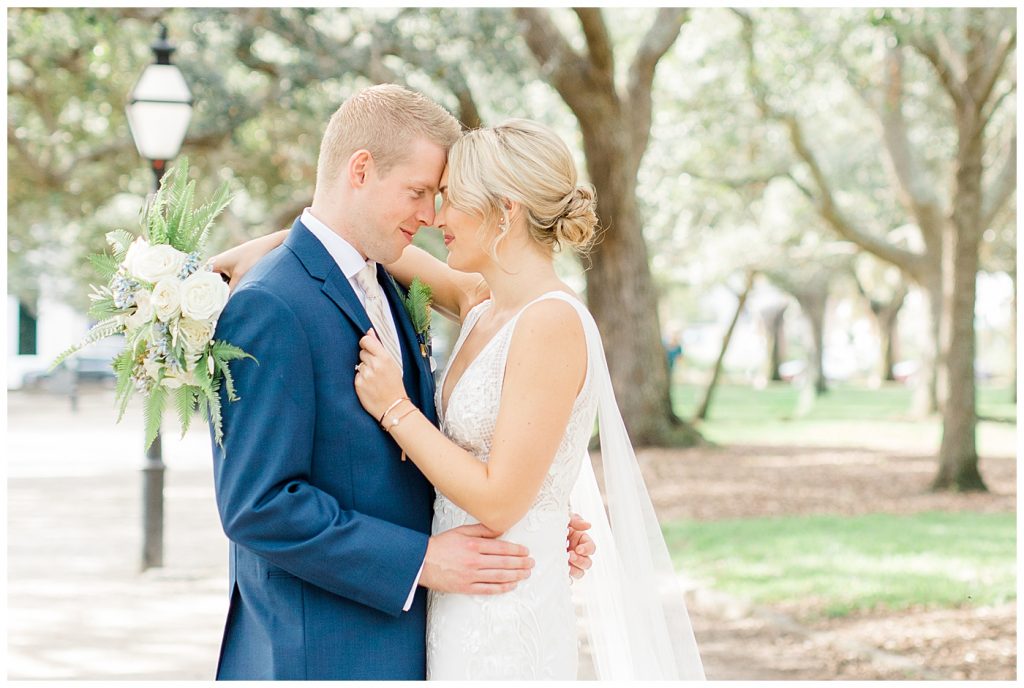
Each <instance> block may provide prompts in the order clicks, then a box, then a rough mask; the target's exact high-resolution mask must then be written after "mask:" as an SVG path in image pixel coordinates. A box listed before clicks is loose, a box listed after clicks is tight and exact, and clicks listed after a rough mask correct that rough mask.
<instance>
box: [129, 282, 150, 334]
mask: <svg viewBox="0 0 1024 688" xmlns="http://www.w3.org/2000/svg"><path fill="white" fill-rule="evenodd" d="M152 319H153V302H152V299H151V298H150V295H149V291H148V290H146V289H139V290H137V291H136V292H135V312H134V313H132V314H131V315H129V316H128V319H127V321H126V323H125V324H126V325H127V326H128V327H129V328H130V329H133V330H135V329H138V328H140V327H142V326H143V325H145V324H146V323H148V322H149V321H150V320H152Z"/></svg>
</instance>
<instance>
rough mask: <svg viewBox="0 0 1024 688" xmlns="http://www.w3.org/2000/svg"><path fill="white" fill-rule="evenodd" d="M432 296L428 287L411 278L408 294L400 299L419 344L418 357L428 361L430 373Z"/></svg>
mask: <svg viewBox="0 0 1024 688" xmlns="http://www.w3.org/2000/svg"><path fill="white" fill-rule="evenodd" d="M432 297H433V294H432V292H431V290H430V286H429V285H427V284H424V283H423V282H422V281H421V280H420V278H419V277H413V278H412V284H410V285H409V293H408V294H407V295H406V296H404V297H402V303H403V304H404V305H405V310H406V311H407V312H408V313H409V319H410V320H412V328H413V330H415V332H416V339H417V341H419V343H420V356H422V357H423V358H428V359H430V362H431V372H433V362H434V359H433V356H431V353H432V352H431V338H430V301H431V298H432Z"/></svg>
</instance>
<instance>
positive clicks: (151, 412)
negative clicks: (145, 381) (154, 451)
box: [145, 380, 167, 449]
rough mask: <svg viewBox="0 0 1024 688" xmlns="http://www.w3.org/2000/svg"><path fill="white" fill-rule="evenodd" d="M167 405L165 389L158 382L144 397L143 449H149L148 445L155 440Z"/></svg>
mask: <svg viewBox="0 0 1024 688" xmlns="http://www.w3.org/2000/svg"><path fill="white" fill-rule="evenodd" d="M166 403H167V389H166V388H165V387H163V386H162V385H161V384H160V382H159V380H158V381H157V384H156V386H155V387H153V391H152V392H150V393H149V396H148V397H146V405H145V416H146V441H145V448H146V449H149V445H151V444H153V440H155V439H156V436H157V433H159V432H160V423H161V421H162V420H163V416H164V406H165V405H166Z"/></svg>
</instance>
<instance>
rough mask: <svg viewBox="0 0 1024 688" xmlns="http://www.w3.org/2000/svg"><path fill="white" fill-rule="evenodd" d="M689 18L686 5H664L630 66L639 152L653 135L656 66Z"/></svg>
mask: <svg viewBox="0 0 1024 688" xmlns="http://www.w3.org/2000/svg"><path fill="white" fill-rule="evenodd" d="M689 19H690V10H688V9H686V8H682V7H668V8H666V7H663V8H661V9H659V10H658V14H657V15H656V16H655V17H654V22H653V23H652V24H651V26H650V28H648V29H647V33H646V35H644V38H643V40H642V41H641V42H640V47H639V48H637V51H636V55H634V56H633V62H632V64H631V65H630V66H629V81H628V83H627V86H626V90H627V93H628V94H629V118H630V123H629V124H630V134H631V137H632V141H633V150H635V151H637V152H638V154H639V155H642V154H643V152H644V151H645V150H647V144H648V142H649V141H650V137H651V118H652V112H653V103H652V99H651V87H652V85H653V84H654V71H655V68H656V67H657V66H658V62H659V61H660V60H661V58H662V57H664V55H665V53H667V52H668V50H669V48H671V47H672V46H673V44H675V42H676V39H678V38H679V32H680V30H681V29H682V28H683V24H685V23H686V22H687V21H689ZM634 163H635V165H636V166H637V167H639V164H640V160H639V159H637V160H635V161H634Z"/></svg>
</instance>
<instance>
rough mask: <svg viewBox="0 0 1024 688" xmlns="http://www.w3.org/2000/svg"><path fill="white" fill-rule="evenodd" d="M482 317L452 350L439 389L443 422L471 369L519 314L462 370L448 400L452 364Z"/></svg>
mask: <svg viewBox="0 0 1024 688" xmlns="http://www.w3.org/2000/svg"><path fill="white" fill-rule="evenodd" d="M484 303H486V304H492V303H493V302H492V301H491V300H490V299H488V300H487V301H483V302H481V305H483V304H484ZM490 308H491V306H490V305H488V306H487V310H490ZM482 315H483V312H481V313H480V314H479V315H477V316H476V318H475V319H474V320H473V324H472V325H470V327H469V330H467V331H466V333H465V335H462V336H460V337H459V340H458V341H457V342H456V343H455V348H454V349H453V350H452V355H451V357H450V358H449V359H448V365H447V366H445V369H444V375H442V376H441V385H440V387H439V389H440V390H441V399H440V406H439V407H438V414H439V416H440V418H441V419H442V420H444V419H445V418H446V417H447V416H448V404H449V403H450V402H451V400H452V397H453V396H455V390H456V389H458V387H459V385H460V384H462V380H463V379H464V378H465V377H466V374H467V373H469V371H470V369H471V368H472V367H473V364H474V363H476V362H477V361H478V360H480V358H481V357H482V356H483V355H484V352H485V351H486V350H487V349H488V348H489V347H490V346H491V344H493V343H494V342H495V341H497V339H498V335H500V334H501V331H502V330H504V329H505V328H506V327H508V324H509V323H510V322H512V321H513V320H515V318H516V315H519V314H518V313H516V314H515V315H513V316H512V317H511V318H509V319H508V320H506V321H505V322H503V323H502V324H501V327H499V328H498V329H497V330H495V332H494V334H492V335H491V338H490V339H488V340H487V343H486V344H484V345H483V346H482V347H480V351H478V352H476V356H474V357H473V360H472V361H470V362H469V363H467V364H466V367H465V368H464V369H463V370H462V373H461V374H460V375H459V377H458V379H457V380H455V382H454V383H453V384H452V388H451V389H450V390H448V398H447V399H445V398H444V387H445V385H446V384H447V383H448V373H449V372H450V371H451V369H452V364H453V363H454V362H455V359H456V358H458V356H459V352H461V351H462V345H463V344H465V343H466V340H467V339H469V335H471V334H472V333H473V330H474V329H476V324H477V323H478V322H480V317H481V316H482Z"/></svg>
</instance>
